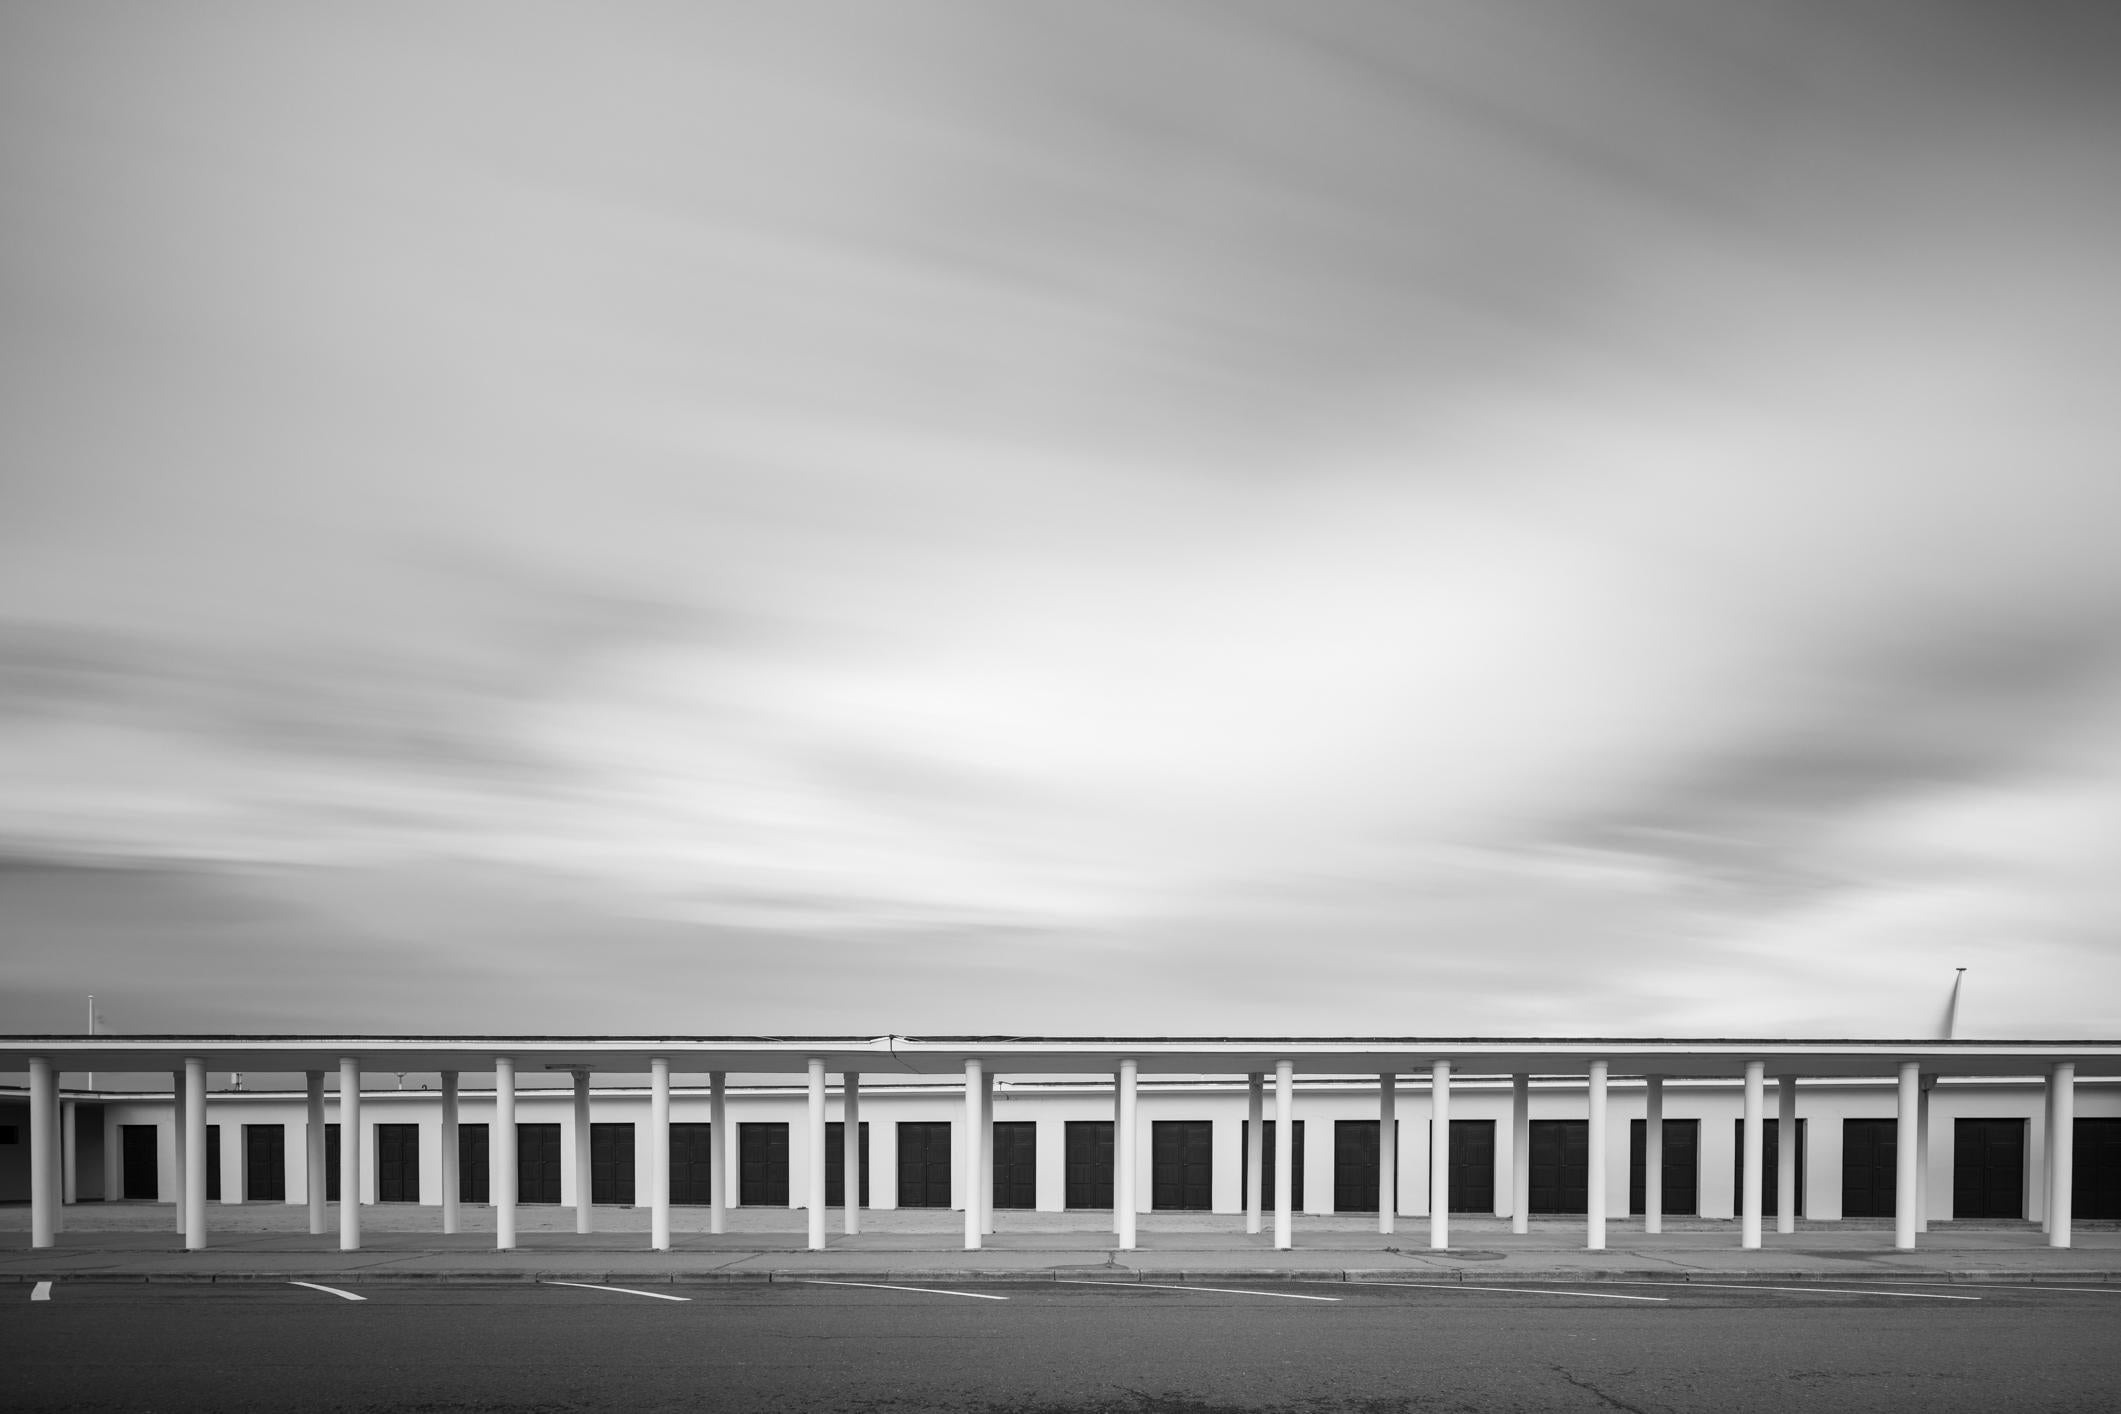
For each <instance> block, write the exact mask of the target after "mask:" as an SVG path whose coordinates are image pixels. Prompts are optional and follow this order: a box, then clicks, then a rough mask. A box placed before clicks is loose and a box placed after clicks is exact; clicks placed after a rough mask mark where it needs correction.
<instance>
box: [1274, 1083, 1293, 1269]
mask: <svg viewBox="0 0 2121 1414" xmlns="http://www.w3.org/2000/svg"><path fill="white" fill-rule="evenodd" d="M1295 1109H1296V1063H1295V1062H1294V1061H1276V1062H1274V1246H1275V1248H1276V1249H1277V1250H1287V1249H1288V1248H1290V1247H1292V1246H1294V1245H1295V1242H1294V1239H1293V1237H1292V1235H1291V1233H1290V1231H1289V1202H1290V1199H1291V1195H1292V1193H1293V1189H1294V1175H1295V1173H1296V1158H1295V1155H1296V1122H1295V1117H1294V1111H1295Z"/></svg>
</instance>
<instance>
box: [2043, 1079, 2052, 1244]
mask: <svg viewBox="0 0 2121 1414" xmlns="http://www.w3.org/2000/svg"><path fill="white" fill-rule="evenodd" d="M2040 1116H2041V1125H2042V1128H2041V1133H2042V1134H2043V1135H2044V1136H2045V1138H2044V1139H2043V1140H2042V1146H2043V1147H2042V1149H2041V1152H2042V1153H2043V1154H2044V1155H2045V1156H2046V1160H2045V1164H2046V1166H2045V1168H2044V1170H2043V1172H2042V1177H2041V1180H2040V1182H2041V1188H2040V1192H2041V1195H2042V1196H2041V1203H2040V1230H2041V1231H2042V1232H2053V1231H2054V1217H2055V1209H2054V1204H2053V1202H2052V1201H2050V1200H2051V1199H2053V1197H2054V1194H2055V1188H2054V1172H2055V1087H2054V1085H2053V1084H2052V1083H2050V1084H2049V1085H2048V1086H2047V1087H2046V1090H2045V1093H2043V1094H2042V1095H2041V1097H2040Z"/></svg>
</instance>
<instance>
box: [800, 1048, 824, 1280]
mask: <svg viewBox="0 0 2121 1414" xmlns="http://www.w3.org/2000/svg"><path fill="white" fill-rule="evenodd" d="M808 1069H809V1072H810V1085H809V1089H810V1106H809V1111H808V1113H807V1114H806V1115H805V1116H804V1118H805V1119H806V1120H807V1121H808V1122H809V1129H810V1143H809V1144H808V1145H807V1146H806V1147H807V1149H808V1151H809V1152H808V1153H807V1154H806V1155H805V1156H804V1158H805V1162H804V1165H803V1167H804V1168H805V1169H806V1170H808V1172H809V1177H810V1181H809V1182H808V1183H807V1184H806V1185H804V1186H805V1187H807V1188H808V1189H809V1190H810V1213H809V1218H810V1250H811V1251H813V1252H822V1251H824V1250H825V1061H824V1058H823V1057H821V1056H812V1057H811V1058H810V1063H809V1066H808Z"/></svg>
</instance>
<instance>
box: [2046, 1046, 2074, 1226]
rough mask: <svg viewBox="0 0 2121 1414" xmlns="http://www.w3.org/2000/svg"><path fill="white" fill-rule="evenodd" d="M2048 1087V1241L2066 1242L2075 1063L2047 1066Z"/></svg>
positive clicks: (2072, 1167)
mask: <svg viewBox="0 0 2121 1414" xmlns="http://www.w3.org/2000/svg"><path fill="white" fill-rule="evenodd" d="M2047 1091H2048V1094H2049V1095H2050V1096H2051V1097H2052V1102H2053V1106H2054V1108H2053V1115H2054V1118H2053V1119H2051V1120H2050V1121H2049V1122H2048V1130H2047V1213H2048V1219H2047V1245H2048V1246H2050V1247H2067V1246H2069V1237H2070V1234H2069V1224H2070V1202H2071V1196H2072V1195H2071V1193H2070V1184H2071V1181H2072V1176H2073V1173H2074V1170H2075V1167H2076V1157H2077V1154H2076V1150H2077V1136H2076V1124H2077V1066H2076V1062H2074V1061H2056V1062H2055V1063H2054V1064H2053V1065H2052V1066H2050V1067H2049V1068H2048V1072H2047Z"/></svg>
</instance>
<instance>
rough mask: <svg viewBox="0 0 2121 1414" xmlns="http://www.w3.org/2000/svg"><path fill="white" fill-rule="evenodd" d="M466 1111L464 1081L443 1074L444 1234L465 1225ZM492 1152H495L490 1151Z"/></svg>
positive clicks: (445, 1073) (446, 1073)
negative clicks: (462, 1193)
mask: <svg viewBox="0 0 2121 1414" xmlns="http://www.w3.org/2000/svg"><path fill="white" fill-rule="evenodd" d="M462 1108H463V1086H462V1080H461V1077H459V1076H458V1074H457V1072H455V1071H453V1070H445V1071H443V1072H442V1231H444V1232H455V1231H457V1230H458V1229H459V1228H461V1227H462V1226H463V1225H464V1221H463V1205H462V1201H461V1199H460V1198H459V1196H458V1195H459V1194H460V1193H461V1192H462V1190H463V1186H464V1171H463V1167H462V1162H461V1161H462V1158H463V1147H462V1134H463V1123H462V1116H461V1113H460V1111H461V1110H462ZM488 1152H491V1150H489V1151H488Z"/></svg>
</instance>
